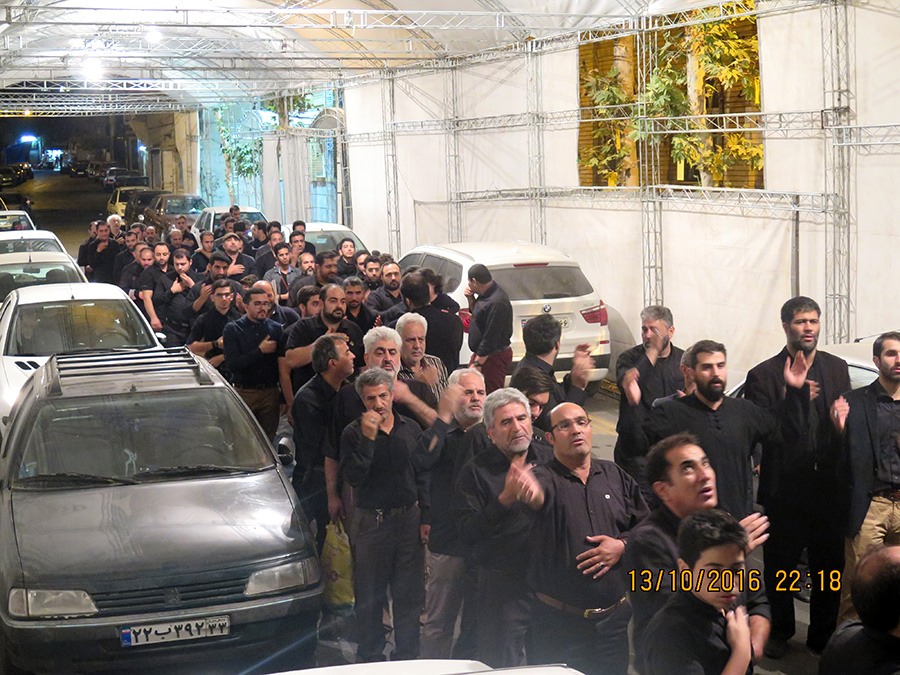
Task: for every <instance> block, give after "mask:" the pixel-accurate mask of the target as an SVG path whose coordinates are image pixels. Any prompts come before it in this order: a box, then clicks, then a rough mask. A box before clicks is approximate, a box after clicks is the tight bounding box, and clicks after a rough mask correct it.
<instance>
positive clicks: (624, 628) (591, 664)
mask: <svg viewBox="0 0 900 675" xmlns="http://www.w3.org/2000/svg"><path fill="white" fill-rule="evenodd" d="M630 619H631V605H629V604H628V603H627V602H625V603H623V604H622V605H619V606H618V607H616V608H615V609H613V610H611V611H610V612H609V613H608V614H605V615H604V616H602V617H601V618H600V619H591V620H589V619H582V618H580V617H577V616H573V615H571V614H566V613H564V612H561V611H559V610H557V609H554V608H552V607H549V606H548V605H545V604H544V603H542V602H540V601H537V600H536V601H535V605H534V614H533V616H532V621H531V647H532V649H531V652H529V655H528V662H529V663H530V664H551V663H565V664H566V665H567V666H569V667H570V668H574V669H575V670H578V671H580V672H582V673H585V675H626V673H628V621H629V620H630Z"/></svg>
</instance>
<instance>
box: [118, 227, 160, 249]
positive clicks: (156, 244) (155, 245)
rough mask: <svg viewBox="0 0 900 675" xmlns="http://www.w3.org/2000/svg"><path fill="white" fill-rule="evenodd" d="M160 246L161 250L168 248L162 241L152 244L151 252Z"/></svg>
mask: <svg viewBox="0 0 900 675" xmlns="http://www.w3.org/2000/svg"><path fill="white" fill-rule="evenodd" d="M105 224H106V223H104V225H105ZM160 246H162V247H163V248H166V249H168V248H169V245H168V244H167V243H166V242H164V241H158V242H156V243H155V244H153V250H154V251H155V250H156V249H158V248H159V247H160Z"/></svg>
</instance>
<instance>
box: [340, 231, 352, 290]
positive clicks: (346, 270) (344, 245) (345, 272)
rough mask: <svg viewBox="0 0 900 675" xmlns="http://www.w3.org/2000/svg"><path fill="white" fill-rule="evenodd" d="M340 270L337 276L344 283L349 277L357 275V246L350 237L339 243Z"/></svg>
mask: <svg viewBox="0 0 900 675" xmlns="http://www.w3.org/2000/svg"><path fill="white" fill-rule="evenodd" d="M338 253H340V257H339V258H338V270H337V275H338V277H339V278H340V279H341V281H343V280H344V279H346V278H347V277H352V276H354V275H355V274H356V244H355V243H354V242H353V239H351V238H350V237H344V238H343V239H341V240H340V241H339V242H338Z"/></svg>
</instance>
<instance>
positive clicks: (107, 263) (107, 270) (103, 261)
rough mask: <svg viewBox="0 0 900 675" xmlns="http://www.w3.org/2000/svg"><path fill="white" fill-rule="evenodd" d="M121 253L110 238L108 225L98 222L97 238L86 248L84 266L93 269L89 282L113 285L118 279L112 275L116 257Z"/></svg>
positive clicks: (114, 241) (118, 245)
mask: <svg viewBox="0 0 900 675" xmlns="http://www.w3.org/2000/svg"><path fill="white" fill-rule="evenodd" d="M121 251H122V245H121V244H120V243H119V242H117V241H116V240H115V239H113V238H112V237H111V236H110V232H109V225H108V224H106V223H104V222H102V221H101V222H100V223H99V224H98V225H97V238H96V239H94V240H93V241H91V243H90V244H88V247H87V253H86V266H87V267H90V268H91V269H93V271H94V274H93V277H91V281H94V282H98V283H103V284H114V283H116V281H118V279H116V278H115V276H114V275H113V269H114V267H115V264H116V256H118V255H119V253H121Z"/></svg>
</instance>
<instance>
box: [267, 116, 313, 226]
mask: <svg viewBox="0 0 900 675" xmlns="http://www.w3.org/2000/svg"><path fill="white" fill-rule="evenodd" d="M262 155H263V156H262V208H263V212H264V213H265V214H266V216H267V217H268V218H269V219H271V220H278V221H279V222H281V224H282V225H289V224H290V223H292V222H294V221H295V220H298V219H299V220H308V218H309V197H310V195H309V138H308V137H307V136H306V135H304V134H303V133H302V132H292V131H288V132H277V133H267V134H264V135H263V152H262Z"/></svg>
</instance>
